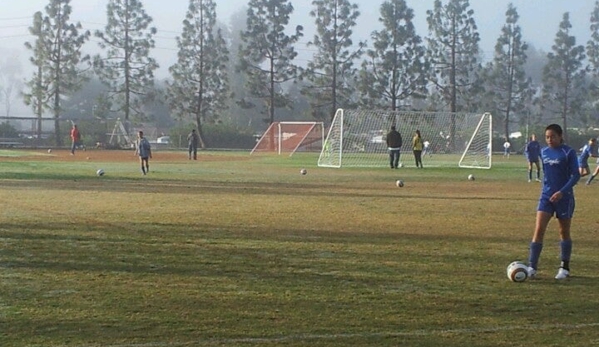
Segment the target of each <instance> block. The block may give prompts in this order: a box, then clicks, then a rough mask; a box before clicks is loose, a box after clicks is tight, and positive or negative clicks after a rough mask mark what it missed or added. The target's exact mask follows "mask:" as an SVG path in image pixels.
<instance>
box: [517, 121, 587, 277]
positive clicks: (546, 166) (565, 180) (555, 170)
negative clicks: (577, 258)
mask: <svg viewBox="0 0 599 347" xmlns="http://www.w3.org/2000/svg"><path fill="white" fill-rule="evenodd" d="M562 136H563V135H562V128H561V126H559V125H558V124H551V125H548V126H547V128H545V141H547V145H548V147H545V148H543V149H542V150H541V160H542V161H543V188H542V190H541V196H540V198H539V204H538V207H537V217H536V225H535V229H534V233H533V236H532V241H531V243H530V253H529V258H528V262H529V264H528V275H529V277H531V278H534V277H535V276H536V274H537V265H538V263H539V258H540V256H541V251H542V250H543V237H544V236H545V231H546V230H547V225H548V224H549V220H551V217H552V216H554V215H555V216H556V217H557V220H558V223H559V236H560V240H561V241H560V250H561V252H560V256H561V265H560V268H559V270H558V272H557V275H556V276H555V279H558V280H563V279H565V278H567V277H568V276H569V275H570V255H571V254H572V239H571V237H570V226H571V224H572V216H573V215H574V189H573V187H574V185H575V184H576V183H577V182H578V180H579V179H580V173H579V171H578V160H577V157H576V152H575V151H574V150H573V149H572V148H570V147H569V146H566V145H564V144H563V137H562Z"/></svg>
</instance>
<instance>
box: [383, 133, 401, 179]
mask: <svg viewBox="0 0 599 347" xmlns="http://www.w3.org/2000/svg"><path fill="white" fill-rule="evenodd" d="M401 145H402V139H401V134H400V133H399V131H397V129H395V125H392V126H391V131H389V133H388V134H387V147H388V150H389V165H391V168H392V169H397V168H398V166H399V156H400V151H401Z"/></svg>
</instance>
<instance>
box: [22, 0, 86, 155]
mask: <svg viewBox="0 0 599 347" xmlns="http://www.w3.org/2000/svg"><path fill="white" fill-rule="evenodd" d="M45 12H46V15H45V16H44V15H43V14H41V13H39V14H36V15H35V16H34V23H33V26H32V27H31V28H30V31H31V33H33V34H34V35H35V36H36V43H34V44H30V43H27V44H26V47H27V48H29V49H30V50H32V52H33V54H34V56H33V58H32V60H31V61H32V62H33V63H34V65H35V66H36V68H37V71H36V72H35V73H34V77H33V78H32V79H31V80H30V81H29V83H28V86H29V87H30V92H29V93H26V96H25V102H26V103H30V104H33V105H35V106H34V107H35V108H36V113H37V114H38V119H41V113H42V112H43V111H42V107H45V108H49V109H51V110H52V113H53V116H54V136H55V139H56V145H57V146H62V145H63V139H62V134H61V131H60V115H61V113H62V111H63V110H62V108H61V105H62V101H63V99H64V98H65V97H67V96H68V95H71V94H72V93H74V92H75V91H77V90H78V89H80V88H81V85H82V83H83V82H84V81H86V80H87V78H86V76H85V74H84V73H82V69H81V68H80V64H81V63H82V62H85V61H87V60H88V59H89V57H88V56H86V55H84V54H83V53H82V52H81V48H82V47H83V45H84V44H85V42H86V41H87V40H88V39H89V35H90V34H89V32H88V31H83V30H82V26H81V23H79V22H78V23H71V22H70V16H71V12H72V8H71V5H70V0H50V3H49V4H48V5H47V6H46V8H45ZM38 122H39V121H38Z"/></svg>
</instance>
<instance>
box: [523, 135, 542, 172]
mask: <svg viewBox="0 0 599 347" xmlns="http://www.w3.org/2000/svg"><path fill="white" fill-rule="evenodd" d="M524 155H525V156H526V161H527V162H528V182H530V181H531V180H532V166H533V165H535V166H536V167H537V179H536V181H537V182H541V168H540V166H539V158H540V157H541V145H540V144H539V141H537V135H535V134H532V135H530V141H528V143H527V144H526V147H524Z"/></svg>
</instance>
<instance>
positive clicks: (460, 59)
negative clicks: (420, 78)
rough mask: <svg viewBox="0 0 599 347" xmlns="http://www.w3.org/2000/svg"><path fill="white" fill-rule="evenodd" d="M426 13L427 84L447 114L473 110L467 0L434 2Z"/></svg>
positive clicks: (474, 47)
mask: <svg viewBox="0 0 599 347" xmlns="http://www.w3.org/2000/svg"><path fill="white" fill-rule="evenodd" d="M426 13H427V22H428V28H429V31H430V34H431V36H430V37H429V38H428V48H429V52H430V59H431V64H432V68H433V74H432V75H431V82H432V83H433V85H434V86H435V88H436V91H437V92H438V93H439V94H440V95H441V98H442V99H443V101H444V102H445V103H446V105H448V106H449V110H450V111H451V112H466V111H470V112H472V111H474V110H473V109H474V104H475V100H476V99H477V94H478V93H479V90H480V87H479V85H478V84H479V83H480V79H479V76H478V73H479V72H480V68H481V67H480V62H479V46H478V42H479V41H480V37H479V35H478V31H477V27H476V22H475V21H474V11H473V10H472V9H470V3H469V1H468V0H450V1H449V2H448V3H447V5H445V6H443V4H442V3H441V1H440V0H435V4H434V8H433V10H429V11H427V12H426ZM455 127H456V123H455V116H452V118H451V123H450V129H449V132H450V134H449V144H450V146H451V147H452V148H454V147H455V135H456V128H455Z"/></svg>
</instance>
